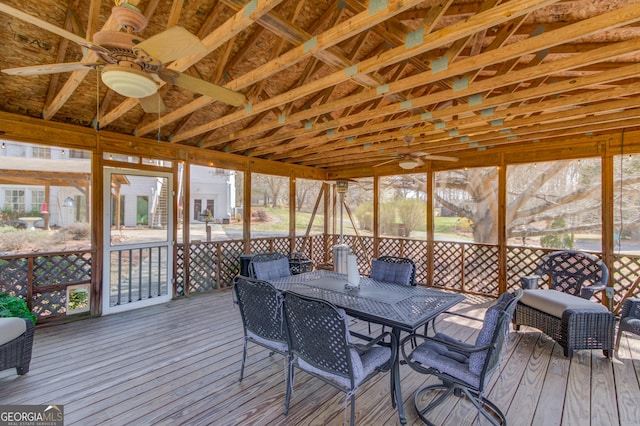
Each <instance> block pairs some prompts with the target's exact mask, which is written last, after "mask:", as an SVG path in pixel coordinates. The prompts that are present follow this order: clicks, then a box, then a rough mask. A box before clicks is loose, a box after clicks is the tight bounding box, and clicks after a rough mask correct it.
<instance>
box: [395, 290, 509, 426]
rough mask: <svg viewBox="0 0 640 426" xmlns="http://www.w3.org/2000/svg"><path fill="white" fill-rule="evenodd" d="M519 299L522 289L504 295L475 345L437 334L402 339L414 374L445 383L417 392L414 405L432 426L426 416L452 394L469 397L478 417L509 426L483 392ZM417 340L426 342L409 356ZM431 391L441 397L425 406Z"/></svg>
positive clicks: (489, 312)
mask: <svg viewBox="0 0 640 426" xmlns="http://www.w3.org/2000/svg"><path fill="white" fill-rule="evenodd" d="M520 297H522V290H518V291H517V292H516V293H503V294H502V295H501V296H500V297H499V298H498V299H497V300H496V301H495V302H494V303H493V304H492V305H491V306H490V307H489V308H488V309H487V311H486V313H485V316H484V320H483V324H482V328H481V330H480V332H479V333H478V336H477V338H476V341H475V343H474V344H473V345H472V344H468V343H465V342H461V341H459V340H457V339H455V338H454V337H451V336H449V335H446V334H444V333H437V332H436V333H435V335H434V336H431V337H429V336H424V335H421V334H410V335H409V336H407V337H405V338H404V339H402V342H401V346H400V348H401V351H402V356H403V358H404V360H405V361H406V363H407V364H408V365H409V366H410V367H411V368H412V369H414V370H415V371H417V372H419V373H423V374H431V375H434V376H436V377H437V378H438V379H439V380H441V382H442V383H439V384H435V385H429V386H426V387H423V388H422V389H420V390H418V391H417V392H416V395H415V397H414V404H415V407H416V410H417V411H418V415H419V416H420V419H422V421H423V422H425V423H426V424H428V425H433V423H432V422H430V421H429V420H428V419H427V415H428V414H429V413H430V412H431V411H432V410H433V409H435V408H436V407H437V406H439V405H440V404H442V403H443V402H444V401H446V400H447V398H448V397H449V396H450V395H451V394H452V393H453V394H454V395H455V396H457V397H462V396H464V397H466V398H467V400H469V401H470V402H471V403H472V404H473V405H474V406H475V407H476V408H477V409H478V415H480V414H481V415H483V416H484V417H486V418H487V419H488V420H489V421H490V422H491V424H493V425H499V424H503V425H504V424H506V419H505V416H504V414H503V413H502V411H501V410H500V409H499V408H498V407H497V406H496V405H495V404H494V403H492V402H491V401H489V400H488V399H487V398H485V396H484V395H483V392H484V391H485V387H486V385H487V383H488V381H489V379H490V378H491V375H492V374H493V373H494V372H495V371H496V370H497V369H498V367H499V362H500V357H501V351H502V347H503V344H504V342H505V340H506V338H507V334H508V332H509V323H510V322H511V317H512V315H513V312H514V310H515V308H516V304H517V303H518V300H519V299H520ZM449 314H451V313H449ZM464 317H465V318H470V317H467V316H464ZM471 319H476V318H471ZM476 320H477V319H476ZM414 338H415V339H418V341H423V343H421V344H420V345H418V346H417V347H416V348H415V349H413V350H412V351H411V352H410V353H409V354H407V353H406V350H405V346H406V343H407V342H408V341H409V340H412V339H414ZM428 392H433V393H438V392H439V393H440V395H438V396H436V397H435V399H433V400H432V401H431V399H428V401H431V402H430V403H428V404H427V405H426V406H424V403H423V402H422V401H423V400H424V399H423V395H424V394H425V393H428Z"/></svg>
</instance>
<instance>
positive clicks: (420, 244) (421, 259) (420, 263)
mask: <svg viewBox="0 0 640 426" xmlns="http://www.w3.org/2000/svg"><path fill="white" fill-rule="evenodd" d="M402 256H403V257H408V258H409V259H413V261H414V262H415V264H416V282H417V283H418V284H426V283H427V281H428V280H427V242H426V241H424V240H403V245H402Z"/></svg>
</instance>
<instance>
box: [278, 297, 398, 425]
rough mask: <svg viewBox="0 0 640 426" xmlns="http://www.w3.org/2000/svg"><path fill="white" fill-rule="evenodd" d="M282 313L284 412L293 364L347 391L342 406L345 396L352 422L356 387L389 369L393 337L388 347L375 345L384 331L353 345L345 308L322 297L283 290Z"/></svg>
mask: <svg viewBox="0 0 640 426" xmlns="http://www.w3.org/2000/svg"><path fill="white" fill-rule="evenodd" d="M284 316H285V320H286V323H287V329H288V337H289V348H290V358H289V376H288V380H287V394H286V399H285V408H284V413H285V415H286V414H287V413H288V412H289V402H290V400H291V395H292V393H293V379H294V367H297V368H299V369H301V370H303V371H305V372H307V373H309V374H311V375H312V376H315V377H316V378H318V379H320V380H322V381H324V382H325V383H327V384H329V385H331V386H333V387H335V388H336V389H338V390H340V391H342V392H344V393H346V396H345V409H346V399H347V398H350V399H351V425H353V424H354V421H355V401H356V399H355V398H356V390H357V389H358V388H359V387H360V386H361V385H362V384H363V383H365V382H366V381H367V380H369V379H370V378H372V377H373V376H375V375H376V374H377V373H378V372H382V371H389V370H390V369H391V367H392V363H393V355H392V354H394V353H395V350H396V343H395V340H394V339H392V345H391V346H392V347H391V348H390V347H383V346H380V345H378V343H379V342H381V341H382V340H383V339H384V338H385V337H386V336H387V335H389V334H390V333H384V334H382V335H380V336H378V337H377V338H375V339H372V340H371V341H368V342H367V343H366V345H365V344H363V345H359V344H355V343H353V342H352V341H351V335H350V334H349V327H348V321H347V315H346V313H345V312H344V310H342V309H338V308H336V307H335V306H334V305H332V304H331V303H329V302H326V301H324V300H319V299H315V298H311V297H305V296H301V295H298V294H295V293H289V292H285V293H284ZM391 388H392V389H393V383H391ZM392 404H393V400H392ZM345 416H346V412H345Z"/></svg>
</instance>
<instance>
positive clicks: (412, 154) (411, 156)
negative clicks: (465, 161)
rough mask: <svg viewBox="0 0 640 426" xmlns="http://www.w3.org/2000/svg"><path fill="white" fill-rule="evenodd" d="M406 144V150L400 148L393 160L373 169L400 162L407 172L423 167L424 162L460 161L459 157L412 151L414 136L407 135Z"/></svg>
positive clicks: (404, 137) (394, 154) (405, 137)
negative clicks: (411, 145)
mask: <svg viewBox="0 0 640 426" xmlns="http://www.w3.org/2000/svg"><path fill="white" fill-rule="evenodd" d="M402 139H403V140H404V141H405V142H406V143H407V147H406V148H400V149H398V150H397V151H396V152H395V153H393V154H392V155H393V157H394V158H393V159H391V160H387V161H383V162H382V163H379V164H376V165H375V166H373V167H379V166H382V165H384V164H389V163H393V162H394V161H398V160H399V161H398V166H400V168H402V169H405V170H411V169H415V168H416V167H418V166H422V165H423V164H424V160H439V161H458V158H457V157H449V156H446V155H433V154H429V153H427V152H423V151H419V150H416V149H412V148H410V147H409V145H410V144H411V142H413V141H414V137H413V135H406V136H403V138H402Z"/></svg>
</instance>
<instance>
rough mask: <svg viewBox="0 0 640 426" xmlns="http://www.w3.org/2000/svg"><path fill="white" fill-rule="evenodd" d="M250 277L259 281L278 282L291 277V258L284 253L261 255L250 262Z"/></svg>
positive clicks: (257, 255)
mask: <svg viewBox="0 0 640 426" xmlns="http://www.w3.org/2000/svg"><path fill="white" fill-rule="evenodd" d="M249 275H250V276H251V278H257V279H259V280H276V279H278V278H285V277H289V276H291V270H290V269H289V258H288V257H287V256H285V255H284V254H282V253H276V252H273V253H259V254H256V255H255V256H253V258H252V259H251V262H249Z"/></svg>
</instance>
